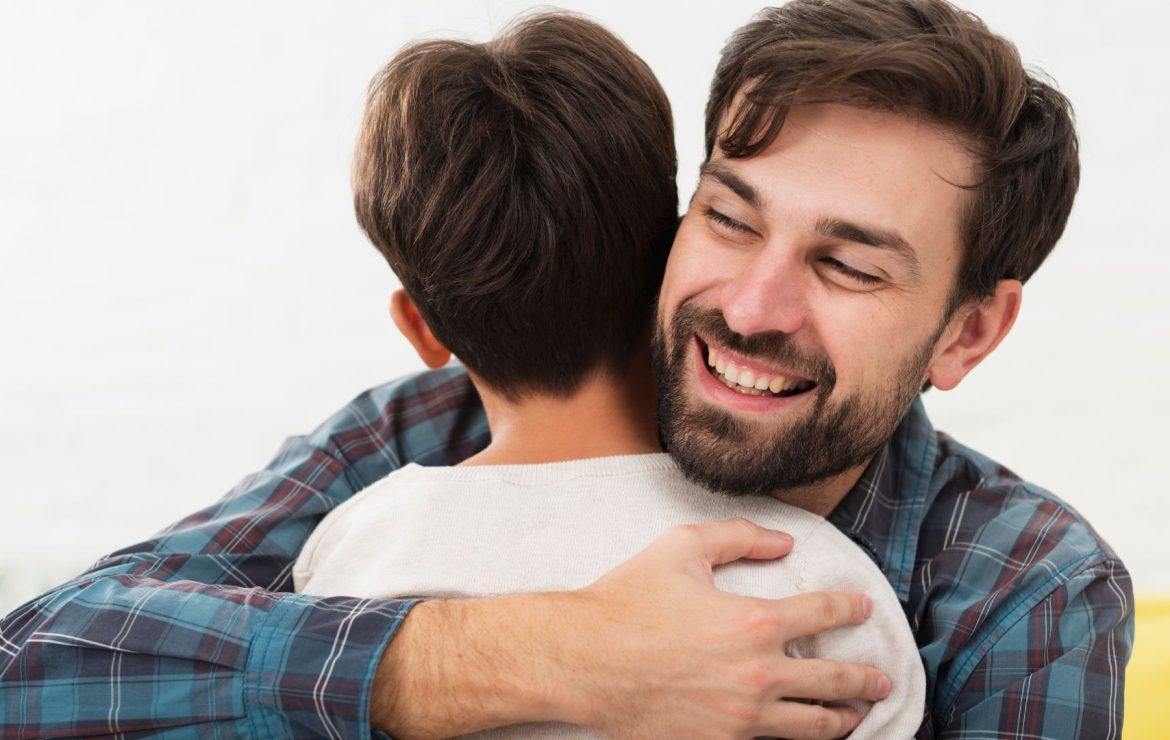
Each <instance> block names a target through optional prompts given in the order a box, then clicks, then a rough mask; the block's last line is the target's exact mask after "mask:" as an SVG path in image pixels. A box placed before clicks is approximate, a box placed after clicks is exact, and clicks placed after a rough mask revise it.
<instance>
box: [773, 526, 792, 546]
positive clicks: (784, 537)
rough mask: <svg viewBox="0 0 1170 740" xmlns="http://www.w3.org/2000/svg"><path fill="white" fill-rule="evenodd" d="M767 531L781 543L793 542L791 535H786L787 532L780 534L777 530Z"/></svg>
mask: <svg viewBox="0 0 1170 740" xmlns="http://www.w3.org/2000/svg"><path fill="white" fill-rule="evenodd" d="M768 531H769V532H771V533H772V534H774V535H776V536H777V537H778V538H780V541H781V542H786V543H791V542H793V539H792V535H790V534H788V533H787V532H781V531H780V530H779V529H769V530H768Z"/></svg>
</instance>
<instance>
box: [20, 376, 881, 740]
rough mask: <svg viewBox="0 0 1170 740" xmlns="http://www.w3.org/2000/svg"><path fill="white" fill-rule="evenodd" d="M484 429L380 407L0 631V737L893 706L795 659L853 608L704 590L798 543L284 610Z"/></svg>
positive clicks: (352, 731) (292, 731) (307, 600)
mask: <svg viewBox="0 0 1170 740" xmlns="http://www.w3.org/2000/svg"><path fill="white" fill-rule="evenodd" d="M469 394H470V395H469ZM486 431H487V429H486V425H485V424H484V422H483V418H482V410H481V409H480V408H479V406H478V402H477V401H476V399H475V396H474V391H473V390H472V389H471V386H470V383H469V382H468V381H467V379H466V376H465V375H464V374H463V373H462V371H460V370H457V369H455V370H447V371H439V372H434V373H426V374H424V375H421V376H417V377H416V378H412V379H408V380H407V381H402V382H399V383H394V384H391V385H388V386H383V387H382V388H378V389H375V390H374V391H371V392H369V393H367V394H364V395H363V396H361V397H359V398H358V399H356V400H355V401H354V402H353V403H351V404H350V405H349V406H348V407H346V408H345V409H344V410H343V411H342V412H340V413H339V414H337V415H336V416H334V417H333V418H332V419H330V420H329V421H327V422H326V423H325V424H324V425H323V426H322V427H321V428H320V429H318V430H317V431H316V432H314V434H313V435H311V436H310V437H308V438H305V439H301V438H294V439H293V440H290V442H289V443H288V444H286V446H285V448H284V449H283V450H282V452H281V454H280V455H279V456H278V457H277V459H276V460H275V461H274V462H273V463H272V465H271V466H270V467H269V468H268V469H267V470H265V471H264V472H262V473H260V474H258V475H256V476H254V477H252V478H250V479H247V480H245V481H244V482H243V483H241V484H240V486H238V487H237V488H236V489H235V490H234V491H233V492H232V493H231V494H229V495H228V496H227V497H226V498H225V499H223V500H222V501H220V502H219V503H218V504H216V505H214V506H211V507H209V508H208V509H205V510H204V511H202V512H199V513H197V514H194V515H192V516H191V517H188V518H187V519H185V520H183V521H182V522H180V523H178V524H176V525H175V526H173V527H171V528H169V529H167V530H166V531H164V532H162V533H160V534H159V535H158V536H156V537H154V538H152V539H150V540H148V541H146V542H143V543H141V544H139V545H135V546H133V547H129V548H126V549H123V550H121V551H119V552H116V553H114V554H113V555H110V556H109V557H107V558H104V559H102V560H101V561H100V562H99V563H97V564H96V565H95V566H94V567H93V568H92V569H90V570H89V571H88V572H86V573H84V574H82V575H81V576H79V577H78V578H76V579H74V580H73V581H70V582H69V583H66V584H64V585H62V586H61V587H59V588H58V589H56V590H54V591H52V592H50V593H48V594H46V595H44V596H42V597H41V598H39V599H36V600H34V601H32V602H30V603H28V604H26V605H25V606H23V607H21V608H20V609H18V610H16V611H15V612H13V613H12V614H10V615H8V616H7V617H5V618H4V619H3V620H0V736H3V737H13V738H15V737H42V736H46V735H53V736H61V735H94V734H113V733H132V732H152V733H158V732H160V731H165V730H168V729H170V730H173V731H174V733H173V734H174V735H176V736H183V737H202V736H207V735H217V734H218V735H220V736H227V737H365V736H368V735H369V732H370V727H371V724H370V717H371V715H373V716H375V717H376V718H377V722H376V723H375V725H374V726H376V727H384V728H387V729H394V730H396V731H398V730H400V729H401V730H402V731H403V734H404V736H407V737H410V736H414V735H428V734H433V735H439V736H445V735H450V734H453V732H455V731H472V730H476V729H487V728H489V727H493V726H499V725H501V724H513V723H518V722H526V721H539V720H542V719H558V720H562V721H569V722H577V723H579V724H584V725H588V726H593V727H597V728H599V729H602V730H604V731H606V732H607V733H608V734H611V735H614V736H621V737H630V736H661V735H662V734H663V730H664V729H665V728H672V727H673V728H676V729H679V730H680V731H684V732H685V731H691V730H694V729H695V728H696V727H700V726H702V727H704V728H707V727H712V728H725V730H726V731H725V732H721V733H720V732H704V733H700V734H702V735H704V736H707V737H746V736H750V735H761V734H764V735H776V734H783V735H785V736H788V737H810V738H827V737H836V736H840V735H842V734H843V733H844V732H845V731H847V729H848V727H849V726H850V719H851V715H850V714H849V712H848V710H835V711H831V710H829V709H826V708H824V707H818V706H813V705H808V704H802V703H794V702H779V701H775V700H776V699H778V698H780V697H793V696H795V697H806V698H812V699H838V698H839V699H851V698H869V699H871V700H872V699H876V698H878V697H879V696H882V695H884V694H885V692H886V691H887V688H884V687H883V686H882V684H881V683H880V675H879V674H878V673H877V672H876V671H874V670H873V669H868V668H864V667H862V666H850V665H845V664H833V663H827V662H824V661H799V662H796V661H792V660H789V659H787V658H786V656H785V655H784V653H783V645H784V643H785V641H786V640H788V639H791V638H792V637H794V636H797V635H803V634H813V633H816V632H820V631H824V630H826V629H830V628H832V627H834V626H838V625H842V624H847V623H851V622H853V621H857V620H858V619H861V618H864V616H865V615H864V610H863V608H862V603H863V602H862V598H861V596H860V595H859V594H850V595H845V594H838V595H826V594H809V595H805V596H802V597H797V598H795V599H790V600H784V601H782V602H767V601H764V600H756V599H749V598H747V597H741V596H737V595H732V594H724V593H722V592H720V591H718V590H716V589H715V588H714V585H713V583H712V581H711V577H710V568H711V565H712V564H714V563H718V562H727V561H729V560H733V559H736V558H738V557H742V556H744V555H749V554H750V553H753V552H755V548H757V547H758V546H759V542H758V541H759V540H760V538H761V537H763V538H764V540H765V541H767V542H770V544H768V545H766V547H765V549H768V548H770V549H769V550H768V552H769V554H764V555H763V556H765V557H777V556H779V555H782V554H783V551H785V550H786V548H787V547H788V546H789V544H790V543H789V544H782V545H780V546H778V545H777V540H775V539H774V536H773V535H769V534H767V533H765V532H764V530H760V529H759V528H758V527H755V526H754V525H748V524H746V523H744V522H742V521H740V522H738V523H730V524H728V523H712V524H705V525H701V526H698V527H689V528H676V530H672V531H671V532H670V533H668V534H667V535H665V536H664V537H663V538H661V539H660V540H659V541H658V542H656V543H655V544H654V545H652V546H650V547H649V548H647V549H646V550H644V551H643V552H642V553H639V555H637V556H635V557H634V558H633V559H631V560H630V561H628V562H627V563H626V564H623V565H622V566H619V567H618V568H617V569H615V570H614V571H611V572H610V573H609V574H606V575H605V576H604V577H603V578H602V579H600V580H599V581H598V582H597V583H595V584H594V585H593V586H590V587H589V588H587V589H583V590H582V591H581V592H575V593H570V594H523V595H517V596H515V597H505V598H501V599H481V600H471V601H454V602H435V603H427V604H425V605H422V606H424V607H425V609H424V612H425V613H420V614H417V615H416V614H415V613H414V612H413V611H411V610H412V608H413V607H414V606H415V602H412V601H384V600H371V599H354V598H343V597H331V598H318V597H311V596H307V595H303V594H294V593H288V592H287V589H288V588H289V587H290V586H291V579H290V574H291V570H292V564H293V562H294V561H295V558H296V557H297V555H298V553H299V551H300V549H301V547H302V546H303V544H304V542H305V540H306V539H307V537H308V535H309V533H310V532H311V530H312V529H313V527H314V526H316V524H317V522H318V521H319V520H320V519H321V518H322V517H323V516H324V514H325V513H326V512H327V511H328V510H330V509H332V508H333V507H334V506H336V505H337V504H339V503H340V502H341V501H343V500H345V499H346V498H348V497H349V496H351V495H352V494H353V493H354V492H355V491H357V490H359V489H361V488H363V487H364V486H365V485H366V484H368V483H371V482H373V481H374V480H376V479H378V478H381V477H382V476H384V475H385V474H386V473H388V472H390V471H391V470H393V469H395V468H396V467H398V466H399V465H401V464H403V463H405V462H407V461H415V462H419V463H421V464H432V465H434V464H451V463H453V462H455V461H457V460H459V459H462V458H464V457H466V456H468V455H470V454H472V453H473V452H475V451H476V450H477V449H479V448H481V447H482V446H483V445H484V444H486V442H487V436H486ZM761 533H763V534H761ZM780 542H783V539H782V538H781V540H780ZM759 555H760V553H756V554H755V555H754V556H759ZM650 596H653V597H654V598H647V597H650ZM785 602H787V603H785ZM408 613H409V616H410V617H411V619H407V618H406V617H407V616H408ZM416 616H417V617H423V618H422V619H418V618H415V617H416ZM412 625H413V626H412ZM400 627H401V628H402V629H401V632H402V633H403V634H402V635H401V637H395V635H397V634H398V633H399V631H400V629H399V628H400ZM391 638H394V639H393V641H391ZM388 644H389V646H390V648H389V649H387V647H386V646H387V645H388ZM505 689H507V690H505ZM692 717H697V718H698V719H700V720H702V721H704V722H706V723H707V724H696V723H694V722H692V721H690V718H692ZM680 722H681V723H682V724H680ZM452 723H454V724H452ZM745 727H749V728H758V729H759V731H752V732H745V731H743V728H745ZM456 728H459V729H458V730H456ZM771 728H780V729H787V728H792V729H793V731H791V732H788V731H784V732H780V731H768V730H770V729H771ZM666 734H670V733H666Z"/></svg>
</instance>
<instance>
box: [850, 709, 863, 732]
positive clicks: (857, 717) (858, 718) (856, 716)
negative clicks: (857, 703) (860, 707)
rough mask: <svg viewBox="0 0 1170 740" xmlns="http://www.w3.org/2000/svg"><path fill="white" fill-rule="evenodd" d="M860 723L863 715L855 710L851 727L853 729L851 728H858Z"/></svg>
mask: <svg viewBox="0 0 1170 740" xmlns="http://www.w3.org/2000/svg"><path fill="white" fill-rule="evenodd" d="M859 724H861V715H860V714H858V713H857V712H856V711H854V712H853V727H851V728H850V729H851V730H856V729H857V726H858V725H859Z"/></svg>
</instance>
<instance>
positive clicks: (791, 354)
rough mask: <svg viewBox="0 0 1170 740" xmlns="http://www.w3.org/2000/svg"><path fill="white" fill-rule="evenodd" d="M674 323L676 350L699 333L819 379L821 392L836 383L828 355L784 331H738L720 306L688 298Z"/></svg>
mask: <svg viewBox="0 0 1170 740" xmlns="http://www.w3.org/2000/svg"><path fill="white" fill-rule="evenodd" d="M673 324H674V326H673V331H672V334H673V339H674V341H675V347H676V351H677V348H678V347H680V346H682V344H683V343H685V342H686V341H688V339H689V335H691V334H698V335H700V336H701V337H703V338H704V339H706V340H707V341H710V342H713V343H715V344H717V345H720V346H722V347H726V348H727V349H729V350H731V351H733V352H736V353H738V354H741V355H745V356H747V357H751V358H754V359H758V360H760V361H761V362H763V363H765V364H769V365H774V366H776V367H778V368H783V369H785V370H789V371H791V372H794V373H797V374H800V375H803V376H804V377H806V378H808V379H809V380H812V381H814V382H816V384H817V386H818V389H819V391H820V393H822V394H824V393H827V392H828V391H830V390H832V388H833V386H834V385H836V383H837V371H836V370H835V369H834V367H833V363H832V362H831V361H830V360H829V358H828V357H825V356H824V355H814V354H811V353H809V352H808V351H806V350H804V349H802V348H801V347H799V346H797V344H796V343H795V342H794V341H793V340H792V337H791V335H789V334H785V333H784V332H781V331H770V332H761V333H759V334H747V335H745V334H739V333H737V332H735V331H732V329H731V327H729V326H728V325H727V321H726V320H724V318H723V312H722V311H720V310H719V309H716V308H701V307H699V306H696V305H693V304H692V303H690V302H689V301H688V302H686V303H683V304H682V305H681V306H680V307H679V309H678V313H676V314H675V316H674V321H673ZM704 359H705V358H704Z"/></svg>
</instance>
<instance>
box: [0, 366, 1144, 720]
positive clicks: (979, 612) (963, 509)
mask: <svg viewBox="0 0 1170 740" xmlns="http://www.w3.org/2000/svg"><path fill="white" fill-rule="evenodd" d="M487 439H488V435H487V426H486V423H485V420H484V418H483V413H482V409H481V408H480V407H479V402H478V399H477V397H476V395H475V392H474V389H473V388H472V387H471V385H470V383H469V382H468V381H467V378H466V375H465V374H464V373H463V372H462V371H461V370H459V369H457V368H455V369H445V370H441V371H436V372H431V373H425V374H422V375H419V376H415V377H413V378H409V379H406V380H403V381H398V382H395V383H391V384H388V385H385V386H381V387H379V388H376V389H374V390H372V391H369V392H367V393H365V394H363V395H362V396H359V397H358V398H357V399H355V400H354V401H353V402H352V403H351V404H350V405H349V406H347V407H346V408H345V409H343V410H342V411H341V412H339V413H338V414H337V415H336V416H334V417H333V418H331V419H329V420H328V421H327V422H326V423H325V424H324V425H322V427H321V428H319V429H318V430H317V431H316V432H314V433H313V434H312V435H310V436H309V437H307V438H302V437H296V438H293V439H290V440H289V441H288V442H287V443H286V444H285V446H284V447H283V448H282V450H281V451H280V453H279V454H278V456H277V457H276V459H275V460H273V462H272V463H271V464H270V465H269V467H268V468H267V469H266V470H265V471H263V472H261V473H259V474H257V475H255V476H252V477H250V478H248V479H245V480H244V481H243V482H242V483H240V485H239V486H237V487H236V488H235V489H234V490H233V491H232V492H231V493H230V494H228V496H226V497H225V498H224V499H222V500H221V501H219V502H218V503H217V504H215V505H213V506H211V507H208V508H207V509H205V510H203V511H201V512H199V513H196V514H194V515H192V516H190V517H188V518H186V519H184V520H183V521H181V522H179V523H177V524H175V525H174V526H172V527H170V528H168V529H167V530H165V531H163V532H161V533H159V534H158V535H157V536H155V537H154V538H152V539H150V540H148V541H146V542H143V543H141V544H139V545H135V546H133V547H129V548H126V549H124V550H120V551H118V552H115V553H113V554H111V555H109V556H108V557H105V558H103V559H102V560H100V561H99V562H97V563H96V564H95V565H94V566H93V567H92V568H91V569H90V570H89V571H88V572H86V573H84V574H82V575H81V576H79V577H78V578H76V579H74V580H73V581H70V582H69V583H66V584H64V585H62V586H61V587H59V588H58V589H56V590H54V591H53V592H51V593H49V594H46V595H44V596H42V597H41V598H39V599H36V600H34V601H32V602H29V603H28V604H25V605H24V606H22V607H21V608H19V609H17V610H16V611H14V612H13V613H12V614H9V615H8V616H6V617H4V618H3V620H0V737H5V738H15V737H40V736H46V735H109V734H119V735H123V736H128V737H129V736H135V735H148V734H149V735H156V734H165V736H167V737H175V738H180V737H192V738H195V737H217V736H218V737H365V736H369V735H370V728H369V719H368V718H369V696H370V684H371V681H372V677H373V674H374V670H375V668H376V666H377V661H378V658H379V656H380V655H381V652H382V650H383V648H384V646H385V645H386V643H387V642H388V641H389V640H390V638H391V637H392V636H393V634H394V632H395V630H396V628H397V626H398V625H399V624H400V623H401V621H402V619H403V617H404V616H405V615H406V614H407V612H408V611H409V609H410V607H411V606H412V605H413V603H414V602H412V601H385V600H370V599H348V598H336V597H331V598H316V597H310V596H305V595H301V594H294V593H290V592H289V590H290V589H291V588H292V583H291V575H290V574H291V569H292V564H293V562H294V561H295V559H296V556H297V554H298V552H299V550H300V548H301V546H302V545H303V544H304V542H305V540H306V539H307V537H308V535H309V532H310V531H311V530H312V529H313V527H314V526H315V525H316V523H317V522H318V521H320V519H321V518H322V517H323V516H324V515H325V514H326V513H327V512H328V511H329V510H331V509H332V508H333V507H335V506H337V505H338V504H339V503H340V502H342V501H344V500H345V499H346V498H348V497H349V496H351V495H352V494H353V493H354V492H356V491H358V490H361V489H362V488H364V487H365V486H366V485H368V484H370V483H372V482H374V481H375V480H378V479H379V478H381V477H383V476H385V475H386V474H387V473H389V472H391V471H392V470H394V469H396V468H398V467H400V466H401V465H402V464H404V463H406V462H408V461H415V462H419V463H420V464H423V465H442V464H451V463H453V462H456V461H458V460H460V459H462V458H464V457H466V456H468V455H470V454H472V453H473V452H475V451H477V450H479V449H482V447H483V446H484V445H485V444H486V442H487ZM830 519H831V521H833V523H834V524H836V525H837V526H838V527H839V528H840V529H842V531H844V532H846V533H847V534H848V535H849V536H850V537H851V538H853V539H854V540H855V541H856V542H857V543H858V544H859V545H861V546H862V547H863V548H864V549H865V550H866V551H867V552H869V553H870V555H871V556H872V557H873V558H874V559H875V561H876V562H877V563H878V564H879V566H880V567H881V568H882V570H883V572H884V573H886V575H887V576H888V578H889V579H890V583H891V585H892V586H893V587H894V590H895V591H896V592H897V594H898V596H899V598H900V599H901V601H902V603H903V606H904V607H905V609H906V615H907V618H908V619H909V620H910V623H911V626H912V627H913V629H914V632H915V634H916V635H917V638H918V644H919V648H920V654H921V658H922V660H923V662H924V663H925V665H926V668H927V679H928V697H927V716H926V717H925V718H924V722H923V726H922V729H921V730H920V732H919V734H918V737H920V738H934V737H939V738H952V737H954V738H958V737H961V738H992V737H995V738H1039V737H1050V738H1072V737H1079V738H1093V739H1094V740H1097V739H1098V738H1117V737H1119V736H1120V728H1121V707H1122V688H1123V679H1124V666H1125V662H1126V659H1127V658H1128V655H1129V652H1130V647H1131V645H1132V642H1133V600H1132V594H1131V586H1130V582H1129V576H1128V574H1127V573H1126V572H1125V569H1124V567H1123V566H1122V565H1121V563H1120V561H1119V560H1118V559H1117V556H1116V555H1115V554H1114V553H1113V552H1112V551H1111V550H1110V549H1109V548H1108V546H1107V545H1106V544H1105V543H1104V542H1102V541H1101V539H1100V538H1099V537H1098V536H1097V535H1096V534H1095V533H1094V532H1093V531H1092V529H1091V528H1090V527H1089V526H1088V525H1087V524H1086V523H1085V522H1084V521H1083V520H1082V519H1081V518H1080V517H1079V516H1078V515H1077V514H1076V512H1074V511H1073V510H1072V509H1070V508H1069V507H1068V506H1067V505H1065V504H1063V503H1062V502H1060V501H1059V500H1058V499H1055V498H1054V497H1052V496H1051V495H1050V494H1048V493H1046V492H1045V491H1043V490H1041V489H1038V488H1036V487H1034V486H1031V485H1029V484H1027V483H1025V482H1023V481H1020V480H1019V479H1017V478H1016V477H1015V476H1013V475H1012V474H1011V473H1010V472H1008V471H1007V470H1004V469H1003V468H1002V467H1000V466H999V465H997V464H995V463H994V462H992V461H990V460H988V459H986V458H984V457H982V456H980V455H978V454H977V453H975V452H972V451H971V450H968V449H966V448H964V447H962V446H961V445H958V444H956V443H955V442H953V441H952V440H950V439H949V438H947V437H946V436H945V435H941V434H936V433H935V432H934V430H933V429H932V428H931V426H930V423H929V421H927V419H926V415H925V413H924V411H923V410H922V408H921V405H920V404H915V406H914V408H913V409H912V410H911V412H910V413H909V414H908V416H907V417H906V419H905V420H904V421H903V423H902V425H901V427H900V428H899V429H898V431H897V433H896V434H895V436H894V438H893V439H892V440H891V441H890V443H889V444H888V445H887V446H886V447H885V448H884V449H883V450H882V452H881V453H880V454H879V455H878V457H877V458H876V459H875V460H874V462H873V464H872V465H871V466H870V467H869V469H868V470H867V471H866V473H865V475H864V476H863V477H862V479H861V480H860V481H859V482H858V484H857V486H856V487H855V488H854V490H853V491H852V492H851V493H850V494H849V496H848V497H847V498H846V499H845V501H844V502H842V504H841V506H839V507H838V509H837V510H836V511H835V512H834V513H833V514H832V515H831V517H830ZM374 734H376V735H381V733H374Z"/></svg>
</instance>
